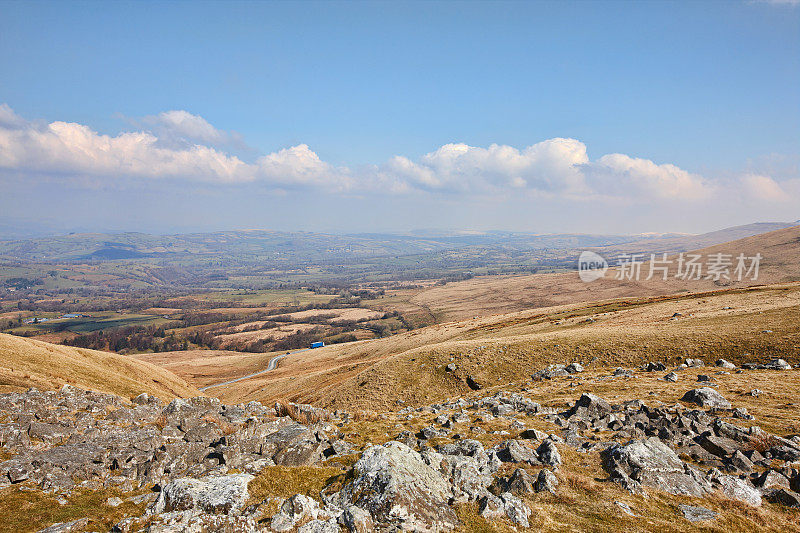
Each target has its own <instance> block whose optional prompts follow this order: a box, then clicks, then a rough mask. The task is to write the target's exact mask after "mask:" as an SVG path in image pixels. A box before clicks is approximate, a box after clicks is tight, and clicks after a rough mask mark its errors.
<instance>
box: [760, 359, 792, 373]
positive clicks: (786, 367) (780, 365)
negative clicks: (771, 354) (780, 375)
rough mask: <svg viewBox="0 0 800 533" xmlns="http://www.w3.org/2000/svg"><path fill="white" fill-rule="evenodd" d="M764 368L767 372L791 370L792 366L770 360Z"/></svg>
mask: <svg viewBox="0 0 800 533" xmlns="http://www.w3.org/2000/svg"><path fill="white" fill-rule="evenodd" d="M764 368H766V369H769V370H791V369H792V365H790V364H789V363H787V362H786V361H784V360H783V359H772V360H771V361H770V362H768V363H765V364H764Z"/></svg>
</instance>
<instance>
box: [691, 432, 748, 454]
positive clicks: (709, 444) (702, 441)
mask: <svg viewBox="0 0 800 533" xmlns="http://www.w3.org/2000/svg"><path fill="white" fill-rule="evenodd" d="M697 443H698V444H699V445H700V446H702V447H703V448H704V449H705V450H706V451H708V452H709V453H713V454H714V455H716V456H717V457H727V456H729V455H731V454H732V453H733V452H735V451H737V450H738V447H737V445H736V442H734V441H733V440H731V439H726V438H725V437H717V436H716V435H713V434H704V435H701V436H700V437H699V440H698V442H697Z"/></svg>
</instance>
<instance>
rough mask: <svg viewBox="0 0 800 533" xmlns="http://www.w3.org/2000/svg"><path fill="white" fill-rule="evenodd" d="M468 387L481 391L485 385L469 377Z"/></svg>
mask: <svg viewBox="0 0 800 533" xmlns="http://www.w3.org/2000/svg"><path fill="white" fill-rule="evenodd" d="M467 386H468V387H469V388H470V389H472V390H481V389H482V388H483V385H481V384H480V383H479V382H478V381H476V380H475V378H473V377H472V376H467Z"/></svg>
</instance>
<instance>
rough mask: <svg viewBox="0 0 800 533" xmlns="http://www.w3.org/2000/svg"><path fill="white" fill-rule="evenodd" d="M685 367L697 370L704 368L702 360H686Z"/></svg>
mask: <svg viewBox="0 0 800 533" xmlns="http://www.w3.org/2000/svg"><path fill="white" fill-rule="evenodd" d="M686 366H688V367H690V368H699V367H701V366H706V364H705V363H704V362H703V360H702V359H687V360H686Z"/></svg>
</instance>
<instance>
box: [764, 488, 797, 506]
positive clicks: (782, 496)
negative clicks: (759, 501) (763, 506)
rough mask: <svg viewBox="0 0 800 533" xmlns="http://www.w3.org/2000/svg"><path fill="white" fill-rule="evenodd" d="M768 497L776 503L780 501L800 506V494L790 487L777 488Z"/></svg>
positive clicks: (782, 503)
mask: <svg viewBox="0 0 800 533" xmlns="http://www.w3.org/2000/svg"><path fill="white" fill-rule="evenodd" d="M767 499H768V500H769V501H771V502H774V503H779V504H781V505H785V506H787V507H793V508H795V509H798V508H800V494H798V493H796V492H794V491H791V490H789V489H776V490H773V491H771V492H769V494H768V495H767Z"/></svg>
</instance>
